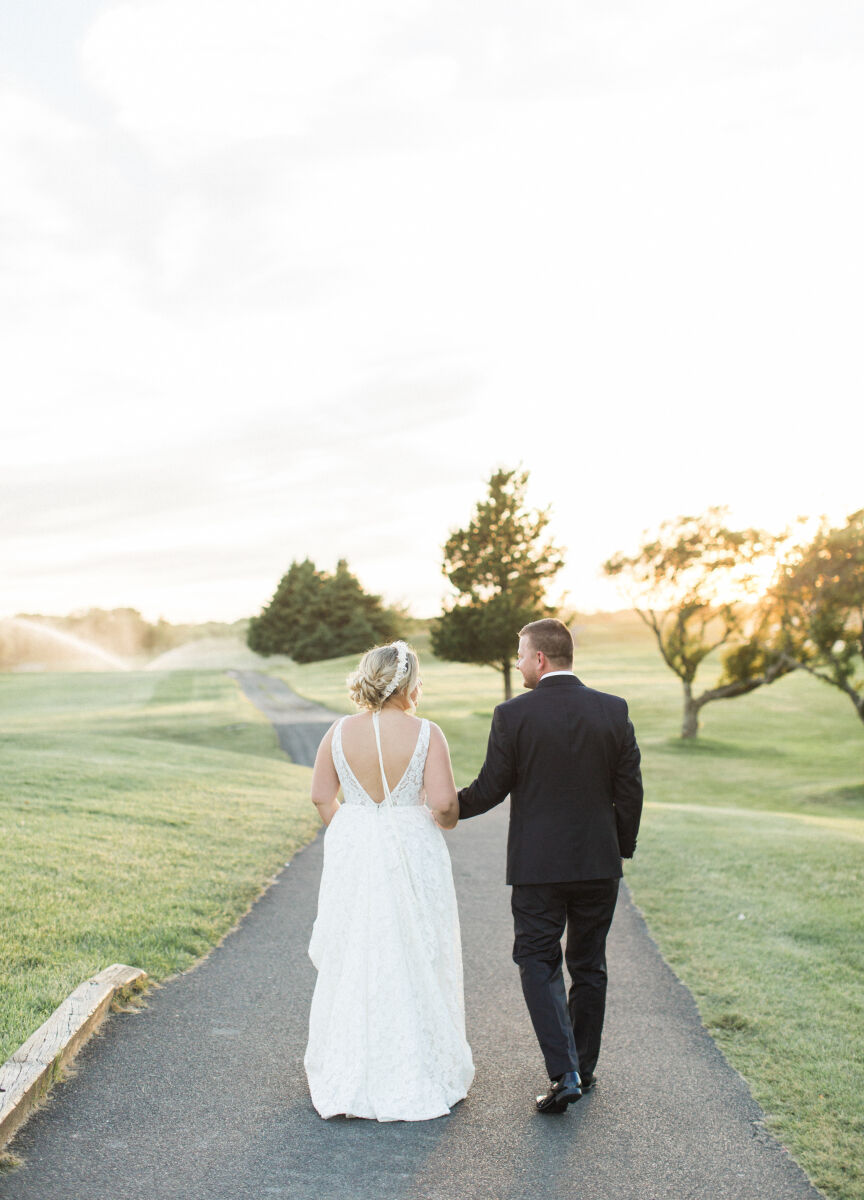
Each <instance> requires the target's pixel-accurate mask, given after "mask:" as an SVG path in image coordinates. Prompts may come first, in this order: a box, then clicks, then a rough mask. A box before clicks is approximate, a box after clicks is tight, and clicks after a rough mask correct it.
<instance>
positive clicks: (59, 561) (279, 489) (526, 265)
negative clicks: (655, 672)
mask: <svg viewBox="0 0 864 1200" xmlns="http://www.w3.org/2000/svg"><path fill="white" fill-rule="evenodd" d="M862 114H864V8H862V6H861V5H860V4H856V3H853V2H851V0H850V2H846V3H838V2H835V0H812V2H811V3H801V2H799V0H775V2H771V3H753V2H750V3H747V2H744V0H737V2H736V0H700V2H699V3H696V4H694V3H693V2H692V0H658V2H657V3H652V4H646V3H643V2H641V0H638V2H637V0H587V2H584V3H578V2H574V0H566V2H561V3H557V2H554V0H547V2H546V3H543V4H536V3H530V2H529V0H478V2H477V3H473V4H470V3H465V0H460V2H459V3H454V2H452V0H435V2H434V3H432V2H431V0H430V2H428V3H426V2H424V0H399V2H398V3H391V2H385V0H367V2H366V3H362V4H361V3H353V2H347V0H303V2H302V3H301V2H298V0H243V2H241V0H127V2H125V3H110V2H107V0H41V2H40V3H39V4H34V3H32V2H31V0H3V3H2V6H0V314H2V333H0V336H2V346H0V404H2V414H3V415H2V423H0V472H2V477H0V498H2V538H3V549H2V578H3V585H2V590H0V613H5V614H11V613H14V612H21V611H29V612H34V611H35V612H46V613H63V612H69V611H72V610H74V609H78V608H82V607H89V606H91V605H93V606H100V607H113V606H119V605H131V606H134V607H137V608H140V609H141V610H142V611H143V612H144V614H145V615H146V616H148V617H151V618H155V617H156V616H158V615H160V614H163V615H164V616H166V617H167V618H168V619H169V620H178V621H179V620H198V619H201V620H204V619H208V618H213V619H233V618H236V617H239V616H244V615H247V614H250V613H252V612H257V611H258V610H259V609H260V607H261V606H262V604H263V603H265V602H266V600H267V599H268V598H269V596H270V595H271V593H272V591H273V588H274V586H275V584H276V582H277V580H278V578H279V576H280V575H281V574H282V572H283V571H284V570H285V569H286V568H287V566H288V565H289V563H290V561H291V560H292V559H293V558H297V557H303V556H305V555H309V556H310V557H311V558H313V559H314V560H315V562H316V563H317V564H318V565H319V566H322V567H325V568H328V569H332V568H333V567H334V566H335V562H336V560H337V558H339V557H340V556H342V557H345V558H347V559H348V561H349V563H350V565H351V567H352V569H353V570H354V571H355V572H356V573H357V574H358V575H359V577H360V579H361V580H362V582H363V583H364V585H365V586H366V587H368V588H370V589H372V590H375V591H378V592H381V593H383V594H384V596H385V598H386V599H388V600H391V601H402V602H405V603H407V604H409V605H410V607H411V608H412V610H413V611H414V612H415V613H416V614H418V615H431V614H433V613H435V612H436V611H438V610H439V608H440V603H441V599H442V597H443V595H444V594H445V592H446V581H445V580H444V578H443V576H442V575H441V546H442V544H443V542H444V541H445V539H446V537H447V535H448V533H449V531H450V530H451V529H453V528H455V527H456V526H458V525H460V524H464V523H465V521H466V520H467V519H468V517H469V516H470V513H471V510H472V508H473V505H474V504H475V503H476V501H477V500H479V499H480V498H481V497H482V494H483V491H484V484H485V481H486V480H487V479H488V477H489V475H490V473H491V472H492V470H493V469H494V468H495V467H497V466H499V465H504V466H516V465H519V464H521V465H522V466H523V467H525V468H526V469H528V470H529V471H530V473H531V482H530V495H529V498H530V500H531V502H532V503H533V504H534V505H536V506H538V507H545V506H546V505H551V507H552V531H553V533H554V535H555V536H556V537H557V539H558V541H559V542H560V543H562V544H563V545H565V546H566V547H567V548H568V551H569V553H568V565H567V568H566V571H565V572H562V575H561V576H560V577H559V580H558V581H557V584H556V595H555V596H554V597H553V598H556V599H557V596H558V594H560V591H561V590H563V589H566V590H567V592H568V593H569V594H568V600H569V603H570V604H572V605H573V606H575V607H578V608H582V609H592V608H595V607H616V606H620V604H621V603H622V601H621V600H620V599H619V598H618V597H617V595H616V593H615V592H614V589H613V588H612V585H611V584H610V583H609V582H608V581H604V580H602V579H601V578H600V576H599V566H600V564H601V563H602V562H603V560H604V559H605V558H607V557H608V556H609V555H611V554H612V553H614V552H615V551H617V550H627V549H631V548H633V549H635V546H636V544H637V540H638V538H639V535H640V533H641V532H642V531H643V530H644V529H646V528H650V527H653V526H656V524H657V523H658V522H659V521H661V520H663V519H664V518H667V517H672V516H676V515H678V514H681V513H694V512H697V511H700V510H702V509H704V508H705V507H707V506H708V505H711V504H717V503H725V504H728V505H729V506H730V508H731V510H732V515H733V517H734V519H735V520H737V521H740V522H742V523H746V524H762V525H767V526H769V527H772V528H775V529H779V528H780V527H782V526H783V525H785V524H786V523H787V522H788V521H790V520H792V519H793V518H794V517H796V516H797V515H799V514H808V515H811V514H815V513H822V512H826V513H828V514H829V515H830V516H831V517H833V518H835V519H841V518H842V517H843V516H844V515H845V514H846V513H848V512H851V511H852V510H853V509H855V508H859V507H860V506H861V504H862V503H864V487H862V486H861V476H862V470H861V462H860V452H861V435H862V433H864V417H862V412H864V404H862V387H861V384H862V329H864V287H862V280H864V219H862V213H864V131H862Z"/></svg>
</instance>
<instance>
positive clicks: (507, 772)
mask: <svg viewBox="0 0 864 1200" xmlns="http://www.w3.org/2000/svg"><path fill="white" fill-rule="evenodd" d="M515 781H516V763H515V758H514V755H513V746H512V743H511V741H510V738H509V736H508V734H507V730H506V728H505V725H504V719H503V717H502V715H501V706H500V705H499V707H498V708H496V709H495V711H494V713H493V714H492V728H491V729H490V730H489V743H488V745H487V747H486V761H485V762H484V763H483V766H482V767H481V768H480V774H479V775H478V776H477V778H476V779H475V780H474V782H473V783H469V785H468V787H464V788H460V789H459V819H460V820H464V819H465V818H466V817H476V816H479V814H480V813H484V812H488V810H489V809H490V808H494V807H495V805H496V804H500V803H501V801H502V800H504V799H505V798H506V797H507V796H508V795H509V794H510V792H511V790H512V788H513V784H514V783H515Z"/></svg>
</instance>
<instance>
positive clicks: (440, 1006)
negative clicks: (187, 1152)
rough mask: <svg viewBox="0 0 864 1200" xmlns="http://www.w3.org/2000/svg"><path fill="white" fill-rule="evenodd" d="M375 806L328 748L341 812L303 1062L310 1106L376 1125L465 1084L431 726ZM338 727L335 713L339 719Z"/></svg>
mask: <svg viewBox="0 0 864 1200" xmlns="http://www.w3.org/2000/svg"><path fill="white" fill-rule="evenodd" d="M372 719H373V724H374V729H375V737H376V739H377V742H378V757H379V761H380V763H381V778H382V781H383V785H384V800H383V801H382V802H381V803H380V804H379V803H376V802H375V801H374V800H373V799H372V798H371V797H370V796H369V795H368V794H367V793H366V792H365V791H364V790H363V788H362V787H361V786H360V784H359V783H358V782H357V780H356V778H355V777H354V774H353V772H352V770H351V768H350V766H349V765H348V762H347V759H346V758H345V754H344V752H343V750H342V721H340V722H339V723H338V724H337V725H336V727H335V729H334V731H333V740H332V754H333V762H334V765H335V767H336V772H337V774H338V776H339V781H340V783H341V785H342V794H343V803H342V804H341V806H340V808H339V809H338V811H337V812H336V814H335V816H334V817H333V819H332V820H331V822H330V824H329V825H328V827H327V831H326V833H325V835H324V868H323V872H322V876H321V888H320V892H319V895H318V915H317V917H316V920H315V924H314V926H313V929H312V938H311V941H310V943H309V957H310V958H311V959H312V962H313V963H314V964H315V967H316V969H317V971H318V979H317V983H316V985H315V993H314V996H313V998H312V1007H311V1010H310V1013H309V1043H308V1045H307V1048H306V1055H305V1058H304V1065H305V1067H306V1076H307V1078H308V1081H309V1091H310V1093H311V1096H312V1103H313V1104H314V1105H315V1108H316V1109H317V1110H318V1112H319V1113H320V1115H321V1116H322V1117H332V1116H335V1115H336V1114H338V1113H344V1114H345V1115H347V1116H354V1117H369V1118H374V1119H376V1120H378V1121H425V1120H429V1119H430V1118H432V1117H440V1116H443V1115H444V1114H445V1113H448V1112H449V1111H450V1107H451V1105H453V1104H455V1103H456V1102H457V1101H458V1100H462V1099H463V1098H464V1097H465V1095H466V1094H467V1092H468V1088H469V1087H470V1086H471V1081H472V1079H473V1078H474V1063H473V1061H472V1058H471V1050H470V1048H469V1046H468V1043H467V1041H466V1040H465V1008H464V998H463V987H462V946H461V940H460V932H459V915H458V912H457V909H456V893H455V891H454V889H453V874H452V870H451V867H450V855H449V852H448V850H447V846H446V844H445V841H444V837H443V835H442V833H441V830H440V829H439V827H438V826H437V825H436V824H435V819H434V817H433V816H432V814H431V812H430V811H429V809H428V808H427V807H426V806H425V805H424V803H423V799H424V791H423V770H424V767H425V763H426V753H427V750H428V748H429V722H428V721H426V720H423V721H421V722H420V735H419V737H418V739H417V745H416V746H415V748H414V753H413V755H412V757H411V761H410V762H409V763H408V766H407V768H406V770H405V774H404V775H403V776H402V779H401V780H400V781H399V783H398V784H397V786H396V787H395V788H394V789H393V791H392V792H391V791H390V790H389V788H388V786H387V780H386V777H385V776H384V764H383V758H382V756H381V738H380V729H379V724H378V714H377V713H373V714H372ZM343 720H344V718H343Z"/></svg>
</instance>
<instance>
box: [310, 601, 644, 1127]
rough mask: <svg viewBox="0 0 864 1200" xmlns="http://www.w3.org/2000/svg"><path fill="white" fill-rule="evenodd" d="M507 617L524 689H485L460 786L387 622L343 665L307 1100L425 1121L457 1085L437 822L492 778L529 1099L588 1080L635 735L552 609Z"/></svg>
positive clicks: (325, 769) (454, 972)
mask: <svg viewBox="0 0 864 1200" xmlns="http://www.w3.org/2000/svg"><path fill="white" fill-rule="evenodd" d="M518 636H519V652H518V658H517V663H516V665H517V667H518V669H519V671H520V673H521V675H522V678H523V680H524V683H525V688H526V689H527V691H525V692H523V693H522V694H520V695H518V696H515V697H514V698H513V699H511V700H508V701H505V702H504V703H503V704H499V705H498V707H497V708H496V709H495V711H494V714H493V717H492V728H491V730H490V733H489V743H488V747H487V751H486V759H485V762H484V763H483V766H482V768H481V770H480V773H479V775H478V776H477V778H476V779H475V780H474V782H473V783H471V784H470V785H469V786H468V787H465V788H462V789H461V790H459V791H458V792H457V789H456V785H455V782H454V778H453V769H452V766H451V764H450V753H449V750H448V747H447V742H446V740H445V738H444V735H443V733H442V732H441V730H440V729H439V728H438V726H437V725H434V724H433V723H432V722H430V721H428V720H425V719H418V718H417V717H416V716H415V715H414V713H415V709H416V707H417V704H418V703H419V700H420V696H421V692H422V681H421V679H420V664H419V662H418V659H417V655H416V654H415V653H414V651H413V650H411V649H410V647H408V646H407V645H406V644H405V643H404V642H393V643H392V644H390V645H388V646H380V647H376V648H375V649H372V650H369V651H368V652H367V653H366V654H365V655H364V656H363V659H362V660H361V662H360V666H359V668H358V670H357V671H356V672H355V673H354V674H353V675H352V676H350V677H349V680H348V684H349V691H350V694H351V697H352V699H353V700H354V702H355V703H356V704H357V706H358V707H359V708H360V709H361V711H360V712H359V713H358V714H357V715H355V716H349V717H343V718H341V719H340V720H338V721H337V722H335V724H334V725H333V726H332V727H331V728H330V730H328V732H327V733H326V735H325V736H324V738H323V739H322V742H321V745H320V747H319V749H318V755H317V758H316V761H315V768H314V772H313V778H312V800H313V802H314V803H315V804H316V805H317V807H318V809H319V811H320V813H321V816H322V818H323V820H324V822H325V824H326V825H327V830H326V833H325V839H324V865H323V870H322V876H321V885H320V891H319V897H318V914H317V917H316V919H315V924H314V926H313V930H312V938H311V941H310V945H309V954H310V957H311V959H312V961H313V963H314V965H315V967H316V968H317V971H318V978H317V982H316V986H315V992H314V996H313V999H312V1006H311V1010H310V1016H309V1042H308V1045H307V1048H306V1055H305V1059H304V1064H305V1067H306V1075H307V1079H308V1082H309V1090H310V1093H311V1097H312V1102H313V1104H314V1106H315V1108H316V1109H317V1111H318V1112H319V1113H320V1115H321V1116H322V1117H331V1116H335V1115H338V1114H344V1115H346V1116H353V1117H366V1118H371V1119H375V1120H378V1121H400V1120H401V1121H423V1120H429V1119H432V1118H434V1117H439V1116H443V1115H444V1114H445V1113H448V1112H449V1111H450V1108H451V1107H452V1106H453V1105H454V1104H456V1103H457V1102H458V1101H459V1100H462V1099H464V1097H465V1096H466V1095H467V1093H468V1089H469V1087H470V1086H471V1082H472V1080H473V1078H474V1063H473V1060H472V1057H471V1049H470V1047H469V1045H468V1042H467V1040H466V1037H465V1009H464V993H463V975H462V947H461V939H460V928H459V915H458V910H457V906H456V894H455V890H454V887H453V876H452V871H451V866H450V855H449V852H448V849H447V845H446V842H445V839H444V837H443V835H442V833H441V830H442V829H452V828H453V827H454V826H455V825H456V823H457V821H458V820H459V819H463V820H464V819H465V818H467V817H475V816H478V815H479V814H481V813H484V812H486V811H488V810H489V809H490V808H493V807H494V806H495V805H497V804H500V803H501V802H502V801H503V800H504V799H505V798H506V797H507V796H508V795H509V796H510V828H509V835H508V841H507V883H508V884H511V885H512V889H513V891H512V908H513V920H514V928H515V942H514V948H513V958H514V960H515V962H516V963H517V965H518V967H519V971H520V974H521V978H522V989H523V992H524V996H525V1002H526V1004H527V1007H528V1012H529V1014H530V1017H531V1021H532V1023H533V1026H534V1031H535V1033H536V1035H537V1040H538V1042H539V1044H540V1049H541V1052H542V1054H543V1058H544V1061H545V1065H546V1073H547V1075H548V1077H549V1083H548V1085H547V1088H546V1091H545V1092H544V1093H543V1094H542V1095H540V1096H538V1097H537V1099H536V1102H535V1103H536V1108H537V1110H538V1111H539V1112H541V1113H563V1112H566V1110H567V1107H568V1106H569V1105H570V1104H572V1103H574V1101H576V1100H578V1099H579V1098H580V1097H581V1095H582V1094H583V1093H584V1092H585V1091H587V1090H589V1089H590V1088H591V1087H592V1086H593V1084H594V1068H595V1064H596V1062H597V1056H598V1053H599V1050H600V1038H601V1033H602V1028H603V1016H604V1011H605V1004H606V953H605V952H606V935H607V933H608V930H609V926H610V924H611V922H612V915H613V912H614V910H615V902H616V900H617V896H618V884H619V880H620V878H621V874H622V870H621V860H622V858H630V857H632V855H633V851H634V849H635V846H636V835H637V832H638V829H639V820H640V816H641V811H642V780H641V773H640V767H639V763H640V754H639V749H638V746H637V744H636V738H635V734H634V730H633V725H632V722H631V721H630V719H629V716H628V711H627V704H626V702H625V701H624V700H623V699H621V698H620V697H618V696H613V695H609V694H607V693H604V692H598V691H595V690H593V689H592V688H589V687H586V686H585V685H584V684H583V683H582V682H581V680H579V679H578V678H577V677H576V675H574V673H573V669H572V666H573V639H572V637H571V635H570V631H569V630H568V629H567V627H566V625H564V624H563V623H562V622H560V621H557V620H553V619H548V620H541V621H534V622H532V623H531V624H529V625H526V626H525V627H524V628H523V629H522V630H520V632H519V635H518ZM340 789H341V792H342V801H341V803H340V802H339V800H338V798H337V797H338V793H339V791H340ZM565 930H566V942H565V949H564V956H563V957H564V958H565V959H566V963H567V969H568V972H569V975H570V980H571V982H570V987H569V991H568V989H567V988H566V987H565V983H564V976H563V971H562V952H561V939H562V937H563V936H564V934H565Z"/></svg>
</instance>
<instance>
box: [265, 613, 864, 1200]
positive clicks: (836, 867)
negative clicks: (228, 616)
mask: <svg viewBox="0 0 864 1200" xmlns="http://www.w3.org/2000/svg"><path fill="white" fill-rule="evenodd" d="M417 648H418V650H419V651H420V653H421V669H422V675H423V680H424V698H423V703H422V708H421V713H422V715H425V716H428V717H430V718H431V719H433V720H435V721H437V722H438V724H440V725H441V727H442V728H443V729H444V731H445V733H446V735H447V738H448V740H449V742H450V747H451V753H452V757H453V763H454V769H455V772H456V777H457V781H458V782H460V783H466V782H468V781H469V780H470V779H471V778H473V776H474V774H475V772H476V770H477V769H478V767H479V765H480V763H481V762H482V759H483V755H484V751H485V746H486V737H487V734H488V729H489V719H490V717H491V713H492V709H493V707H494V705H495V704H496V703H498V702H499V700H500V699H501V698H502V696H501V681H500V676H498V675H497V674H496V673H495V672H494V671H492V670H491V669H486V668H474V667H468V666H463V665H459V664H445V663H440V662H436V661H435V660H434V659H432V658H431V657H430V656H429V654H428V653H427V652H426V650H427V647H426V645H425V644H424V642H423V641H422V640H421V639H418V640H417ZM355 665H356V661H355V660H354V659H337V660H334V661H331V662H327V663H318V664H310V665H308V666H289V667H283V668H280V670H279V673H280V674H281V675H282V676H283V677H284V678H286V679H287V680H288V682H289V683H291V684H292V686H294V687H296V688H297V690H298V691H300V692H301V693H303V694H304V695H307V696H309V697H311V698H313V699H316V700H319V701H323V702H324V703H326V704H328V705H330V706H331V707H333V708H336V709H337V710H343V711H351V705H350V703H349V701H348V699H347V696H346V693H345V686H344V680H345V676H346V674H347V673H348V671H349V670H350V669H352V668H353V667H354V666H355ZM575 666H576V671H577V674H578V675H579V676H580V678H581V679H582V680H583V682H585V683H587V684H589V685H590V686H592V687H597V688H600V689H601V690H606V691H613V692H617V693H619V694H621V695H624V696H626V697H627V699H628V701H629V702H630V711H631V715H632V717H633V721H634V724H635V726H636V731H637V736H638V738H639V742H640V745H641V747H642V751H643V773H644V777H645V786H646V809H645V814H644V818H643V824H642V831H641V833H640V836H639V848H638V851H637V854H636V857H635V858H634V860H633V862H632V863H627V864H625V871H626V875H627V881H628V883H629V885H630V887H631V889H632V891H633V894H634V897H635V899H636V902H637V903H638V905H639V906H640V908H641V909H642V911H643V912H644V914H645V916H646V919H647V921H648V924H649V928H650V929H651V932H652V935H653V936H654V937H655V938H656V939H657V942H658V944H659V946H660V948H661V950H662V952H663V954H664V956H665V957H666V959H667V961H668V962H669V963H670V964H671V965H672V967H673V969H674V970H675V971H676V972H677V973H678V975H679V976H680V978H681V979H683V980H684V982H685V983H686V984H687V986H688V987H689V988H690V990H691V991H692V993H693V995H694V996H695V998H696V1001H697V1004H698V1005H699V1010H700V1013H701V1015H702V1018H703V1020H704V1022H705V1024H706V1025H707V1027H708V1028H709V1029H710V1031H711V1033H712V1034H713V1036H714V1037H715V1038H716V1039H717V1041H718V1043H719V1045H720V1046H721V1048H722V1050H723V1052H724V1053H725V1054H726V1056H727V1058H728V1059H729V1061H730V1062H731V1063H732V1065H733V1066H734V1067H736V1068H737V1069H738V1070H739V1071H740V1072H741V1073H742V1074H743V1075H744V1076H745V1078H746V1079H747V1081H748V1083H749V1085H750V1087H751V1090H752V1092H753V1094H754V1096H755V1097H756V1099H757V1100H758V1101H759V1102H760V1104H761V1105H762V1106H763V1108H764V1109H765V1112H766V1114H767V1117H768V1123H769V1125H770V1126H771V1128H772V1129H773V1130H774V1131H775V1132H776V1134H777V1135H778V1137H779V1138H780V1139H781V1140H782V1141H783V1143H784V1144H785V1145H786V1146H787V1147H788V1148H789V1149H790V1150H791V1151H792V1153H793V1154H794V1156H795V1157H796V1159H797V1160H798V1161H799V1162H800V1163H801V1164H802V1166H803V1167H804V1168H805V1169H806V1170H807V1172H808V1174H809V1175H810V1177H811V1178H812V1179H813V1181H814V1182H815V1183H816V1184H817V1186H818V1187H820V1188H821V1189H822V1190H824V1191H825V1192H826V1193H827V1194H828V1195H829V1196H832V1197H836V1198H837V1200H862V1198H864V1171H862V1165H861V1147H862V1133H864V1019H862V1018H864V969H862V968H864V961H862V960H864V726H862V725H861V722H860V721H859V720H858V719H857V718H856V716H855V714H854V712H853V711H852V706H851V705H850V704H849V703H848V701H846V700H845V698H844V697H843V696H842V695H841V694H840V693H839V692H836V691H835V690H834V689H832V688H830V687H828V686H827V685H824V684H821V683H819V681H817V680H815V679H812V678H811V677H808V676H804V675H803V674H802V675H800V676H799V675H794V676H791V677H788V678H785V679H782V680H780V681H779V682H778V683H776V684H774V685H773V686H772V687H770V688H763V689H761V690H759V691H756V692H754V693H752V694H750V695H749V696H744V697H740V698H738V699H735V700H729V701H718V702H716V703H713V704H710V705H708V706H707V707H706V708H705V709H703V712H702V725H703V728H702V731H701V736H700V738H699V740H698V741H696V742H682V741H681V739H680V738H679V737H678V736H677V735H678V731H679V728H680V721H681V687H680V684H679V682H678V680H677V679H676V678H675V677H674V676H673V675H672V674H671V672H669V671H668V670H667V669H666V668H665V667H664V666H663V664H662V661H661V659H660V657H659V654H658V653H657V651H656V649H655V647H654V644H653V642H652V641H651V640H650V637H649V635H647V634H646V632H645V631H644V630H643V629H642V627H641V626H640V625H639V624H637V623H635V621H633V620H631V621H628V620H626V619H621V618H619V619H618V620H616V621H613V622H610V621H608V620H592V621H589V622H586V625H585V627H584V629H583V630H582V631H581V634H580V637H579V645H578V649H577V660H576V664H575ZM517 679H518V676H517ZM705 682H706V686H707V684H708V683H710V682H711V680H710V678H706V681H705ZM519 683H520V685H521V680H519Z"/></svg>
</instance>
